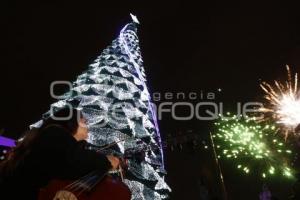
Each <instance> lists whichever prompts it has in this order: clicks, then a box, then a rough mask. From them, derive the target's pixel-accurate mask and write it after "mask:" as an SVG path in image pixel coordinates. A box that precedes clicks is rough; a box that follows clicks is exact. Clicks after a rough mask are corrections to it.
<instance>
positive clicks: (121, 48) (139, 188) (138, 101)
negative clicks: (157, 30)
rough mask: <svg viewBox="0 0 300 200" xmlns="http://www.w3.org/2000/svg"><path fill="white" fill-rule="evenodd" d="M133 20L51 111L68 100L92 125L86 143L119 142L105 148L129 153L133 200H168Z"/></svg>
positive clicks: (108, 151) (161, 157)
mask: <svg viewBox="0 0 300 200" xmlns="http://www.w3.org/2000/svg"><path fill="white" fill-rule="evenodd" d="M132 19H133V21H132V22H131V23H129V24H127V25H126V26H125V27H124V28H123V29H122V30H121V32H120V35H119V36H118V37H117V39H115V40H114V41H113V42H112V44H111V45H110V46H108V47H107V48H106V49H104V50H103V52H102V53H101V55H100V56H99V57H98V58H97V59H96V60H95V61H94V62H93V63H92V64H90V65H89V68H88V70H86V71H85V72H84V73H83V74H81V75H79V76H78V77H77V80H76V81H75V82H74V83H73V88H72V89H71V90H70V91H69V92H67V93H66V94H64V95H63V99H61V100H59V101H58V102H56V103H54V104H52V105H51V109H54V110H55V109H59V108H60V107H63V106H65V105H66V104H72V105H73V106H75V107H77V108H79V109H81V110H82V113H83V115H84V116H85V118H86V119H87V124H88V127H89V139H88V140H89V141H88V142H89V143H92V144H93V145H97V146H105V145H108V144H112V143H114V142H119V141H121V142H119V143H117V144H116V145H114V146H112V148H108V149H106V150H105V151H106V153H114V154H117V155H120V156H124V155H125V156H126V155H127V156H128V155H130V156H129V157H130V159H129V161H128V166H129V167H128V173H127V176H126V177H125V183H126V184H127V185H128V186H129V188H130V190H131V191H132V195H133V199H149V200H153V199H165V198H167V193H168V192H169V191H170V189H169V187H168V185H167V184H166V183H165V181H164V174H165V172H164V165H163V152H162V147H161V138H160V134H159V129H158V126H157V121H156V112H155V110H154V107H153V105H152V104H151V98H150V95H149V92H148V89H147V86H146V76H145V72H144V68H143V60H142V57H141V52H140V47H139V40H138V37H137V25H138V23H139V22H138V20H137V18H136V17H135V16H133V15H132ZM74 102H77V103H76V105H74ZM49 114H50V111H49V112H47V113H46V114H45V116H47V115H49ZM33 126H38V123H37V124H35V125H33Z"/></svg>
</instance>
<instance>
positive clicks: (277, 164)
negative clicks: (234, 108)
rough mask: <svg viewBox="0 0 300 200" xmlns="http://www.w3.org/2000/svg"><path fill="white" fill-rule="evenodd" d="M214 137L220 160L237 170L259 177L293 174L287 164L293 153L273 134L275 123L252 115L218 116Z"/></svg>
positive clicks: (288, 176) (289, 175) (290, 176)
mask: <svg viewBox="0 0 300 200" xmlns="http://www.w3.org/2000/svg"><path fill="white" fill-rule="evenodd" d="M215 127H216V129H215V133H214V134H213V140H214V143H215V144H216V151H217V154H218V158H219V159H226V160H227V159H229V160H231V161H234V162H231V163H235V166H236V168H237V169H239V170H242V171H243V172H244V173H246V174H250V173H253V174H255V175H258V176H260V177H262V178H267V177H269V176H275V175H277V176H280V175H281V176H284V177H287V178H292V177H293V171H292V169H291V168H290V167H289V166H290V161H291V160H292V158H293V152H292V151H291V150H290V149H287V148H286V147H285V144H286V143H284V141H282V139H281V138H280V137H278V136H276V134H274V132H275V129H276V128H275V126H274V125H270V124H267V123H258V122H257V121H256V119H255V118H254V117H252V118H250V117H245V118H242V117H237V116H236V115H233V116H232V115H231V116H226V117H220V119H219V121H218V122H216V123H215Z"/></svg>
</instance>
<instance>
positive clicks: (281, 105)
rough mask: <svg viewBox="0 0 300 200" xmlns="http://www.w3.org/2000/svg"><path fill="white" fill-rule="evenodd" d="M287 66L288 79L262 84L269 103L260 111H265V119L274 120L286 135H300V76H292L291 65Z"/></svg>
mask: <svg viewBox="0 0 300 200" xmlns="http://www.w3.org/2000/svg"><path fill="white" fill-rule="evenodd" d="M286 68H287V75H288V79H287V81H285V82H284V83H283V82H280V81H277V80H275V81H274V85H271V84H269V83H267V82H262V83H261V84H260V86H261V88H262V89H263V90H264V92H265V99H266V100H267V103H266V104H265V106H264V107H262V108H259V109H258V111H260V112H263V113H264V114H265V117H264V118H263V120H269V119H271V120H274V121H275V122H276V123H277V124H278V125H279V127H280V130H281V131H280V132H282V133H283V134H284V136H285V139H287V137H288V136H289V135H294V136H299V133H298V131H297V127H298V126H299V124H300V99H299V95H298V77H297V74H295V76H294V77H292V74H291V71H290V68H289V66H286Z"/></svg>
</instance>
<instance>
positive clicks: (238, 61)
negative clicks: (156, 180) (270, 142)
mask: <svg viewBox="0 0 300 200" xmlns="http://www.w3.org/2000/svg"><path fill="white" fill-rule="evenodd" d="M130 12H132V13H133V14H135V15H137V17H138V18H139V21H140V22H141V25H140V26H139V30H138V31H139V32H138V36H139V39H140V45H141V51H142V55H143V59H144V65H145V69H146V74H147V77H148V86H149V90H150V92H151V93H154V92H159V93H161V94H162V95H163V94H164V93H165V92H173V93H177V92H184V93H186V94H188V93H189V92H196V93H198V94H199V95H198V96H199V97H200V93H203V94H204V96H205V94H206V93H207V92H215V93H216V99H215V101H216V102H224V104H225V105H226V106H225V107H228V108H229V109H231V111H233V112H234V111H235V107H236V103H237V102H246V101H253V100H257V101H259V100H262V94H263V93H262V91H261V89H260V88H259V81H260V80H266V81H272V80H273V79H282V78H285V75H286V71H285V65H286V64H288V65H290V67H291V69H292V71H294V72H299V71H300V59H298V56H299V53H300V14H299V7H298V6H297V5H296V4H291V3H288V2H286V1H281V2H280V1H264V2H262V1H258V2H254V1H251V2H249V1H248V2H247V1H244V2H229V1H219V2H217V1H199V2H198V3H192V2H189V1H181V2H180V1H175V0H174V1H168V2H167V1H148V2H141V1H136V2H134V1H127V2H125V1H122V3H120V2H117V1H103V2H102V1H98V2H85V1H84V2H82V3H75V2H72V1H70V2H55V1H51V2H50V1H49V2H48V3H47V2H44V3H41V2H27V1H26V2H20V3H13V2H11V3H9V4H8V3H2V5H1V7H0V15H1V18H0V21H1V50H2V53H1V54H0V55H1V59H0V63H1V68H0V69H1V79H0V89H1V104H0V113H1V119H0V128H4V129H5V135H7V136H10V137H14V138H16V137H17V136H19V135H20V134H21V133H22V132H23V131H24V130H25V129H26V128H27V127H28V125H29V124H31V123H33V122H36V121H37V120H38V119H39V118H40V116H41V114H42V113H44V112H46V111H47V110H48V108H49V105H50V104H51V103H52V102H55V99H52V98H51V97H50V93H49V86H50V83H51V82H52V81H54V80H69V81H73V80H75V79H76V76H77V75H79V74H81V73H82V71H84V70H86V69H87V66H88V64H89V63H91V62H92V61H93V60H94V59H95V58H96V57H97V56H98V55H99V54H100V53H101V51H102V49H104V48H105V47H106V46H107V45H109V44H110V43H111V41H112V40H113V39H114V38H116V37H117V35H118V33H119V31H120V30H121V28H122V27H123V26H124V25H125V24H126V23H128V22H129V21H130V17H129V13H130ZM218 88H221V89H222V91H221V92H218V91H217V90H218ZM204 100H205V99H204ZM162 101H163V100H162ZM172 101H173V102H176V101H182V100H180V99H179V100H178V99H173V100H172ZM188 101H190V102H192V103H196V102H199V101H203V99H201V98H199V99H197V100H196V101H195V100H193V101H191V100H188ZM157 103H158V102H157ZM179 112H181V113H185V112H184V111H182V110H180V111H179ZM159 125H160V128H161V134H162V136H163V137H164V138H165V137H166V136H167V134H174V133H176V132H179V131H183V132H185V131H187V130H193V131H195V132H197V133H199V134H202V135H207V133H208V130H209V127H210V122H203V121H202V122H201V121H198V120H195V119H194V120H190V121H185V122H177V121H174V120H171V118H170V116H168V114H166V115H165V116H163V120H161V121H160V122H159ZM204 137H205V136H204ZM202 156H203V155H202V154H201V153H199V155H198V154H197V153H193V155H190V154H189V153H188V152H186V153H183V152H170V151H166V162H167V163H166V166H167V170H168V171H169V175H168V177H167V181H168V182H169V184H170V185H171V187H172V188H173V189H174V192H173V195H172V199H183V198H186V199H197V191H196V187H195V181H196V180H193V177H194V176H193V174H198V172H197V170H198V168H197V165H201V163H204V162H207V159H211V158H209V156H208V158H205V156H204V157H202ZM206 156H207V155H206ZM180 171H185V173H186V174H184V175H178V173H179V172H180ZM242 183H245V182H242ZM259 189H260V186H259ZM259 189H258V190H257V192H259ZM255 191H256V190H255ZM252 195H253V196H252V197H251V198H250V197H249V198H250V199H254V198H256V197H257V194H252ZM237 196H238V195H237ZM233 199H234V198H233ZM245 199H246V198H245Z"/></svg>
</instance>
